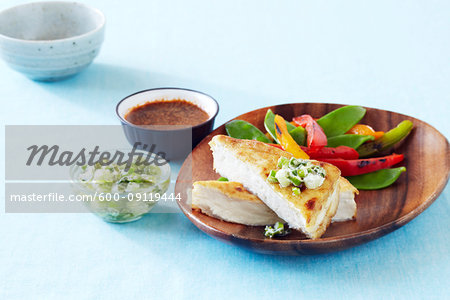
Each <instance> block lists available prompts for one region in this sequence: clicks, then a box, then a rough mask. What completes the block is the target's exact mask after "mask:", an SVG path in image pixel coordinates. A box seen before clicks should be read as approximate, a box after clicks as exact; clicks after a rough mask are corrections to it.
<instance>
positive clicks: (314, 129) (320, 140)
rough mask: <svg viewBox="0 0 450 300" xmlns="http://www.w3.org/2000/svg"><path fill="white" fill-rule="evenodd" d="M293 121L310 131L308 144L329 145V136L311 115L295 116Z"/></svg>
mask: <svg viewBox="0 0 450 300" xmlns="http://www.w3.org/2000/svg"><path fill="white" fill-rule="evenodd" d="M292 121H294V123H295V124H297V125H298V126H302V127H304V128H305V129H306V132H307V133H308V136H307V137H306V144H307V145H308V147H309V148H315V147H325V146H326V145H327V136H326V135H325V133H324V132H323V129H322V127H320V125H319V124H318V123H317V122H316V120H314V119H313V118H312V117H311V116H310V115H302V116H300V117H295V118H293V119H292Z"/></svg>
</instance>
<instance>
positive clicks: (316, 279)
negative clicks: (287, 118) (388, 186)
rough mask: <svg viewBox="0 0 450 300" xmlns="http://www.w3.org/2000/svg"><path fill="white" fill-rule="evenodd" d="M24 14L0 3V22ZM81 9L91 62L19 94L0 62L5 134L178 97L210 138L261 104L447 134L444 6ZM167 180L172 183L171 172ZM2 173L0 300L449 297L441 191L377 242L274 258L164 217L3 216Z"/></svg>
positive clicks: (122, 5)
mask: <svg viewBox="0 0 450 300" xmlns="http://www.w3.org/2000/svg"><path fill="white" fill-rule="evenodd" d="M22 2H24V1H13V0H3V1H2V2H1V3H0V9H3V8H7V7H9V6H11V5H15V4H17V3H22ZM83 2H86V3H88V4H90V5H92V6H95V7H97V8H99V9H101V10H102V11H103V12H104V13H105V15H106V17H107V28H106V40H105V43H104V46H103V49H102V51H101V53H100V56H99V57H98V58H97V59H96V61H95V63H94V64H93V65H91V66H90V67H89V68H88V69H87V70H86V71H85V72H83V73H82V74H80V75H78V76H76V77H73V78H71V79H68V80H66V81H61V82H55V83H37V82H33V81H30V80H28V79H27V78H25V77H23V76H22V75H21V74H19V73H16V72H14V71H12V70H10V69H9V68H8V67H7V66H6V65H5V64H4V63H3V62H1V63H0V78H1V80H0V95H1V103H2V108H1V109H0V117H1V122H2V124H3V125H6V124H118V120H117V119H116V116H115V111H114V108H115V105H116V103H117V102H118V101H119V100H120V99H122V98H123V97H124V96H126V95H128V94H131V93H133V92H136V91H138V90H142V89H147V88H153V87H162V86H176V87H186V88H192V89H196V90H200V91H203V92H206V93H208V94H210V95H212V96H213V97H215V98H216V99H217V100H218V102H219V104H220V113H219V115H218V117H217V122H216V125H220V124H222V123H224V122H225V121H227V120H228V119H230V118H232V117H234V116H236V115H238V114H241V113H243V112H246V111H249V110H252V109H255V108H259V107H263V106H267V105H272V104H279V103H286V102H333V103H343V104H361V105H365V106H371V107H376V108H382V109H387V110H392V111H396V112H401V113H404V114H408V115H412V116H414V117H416V118H419V119H422V120H424V121H426V122H428V123H429V124H431V125H433V126H434V127H436V128H437V129H438V130H439V131H441V132H442V133H443V134H444V135H445V136H446V137H449V136H450V127H449V117H448V114H449V113H450V109H449V108H450V107H449V105H450V104H449V103H450V84H449V83H450V66H449V53H450V39H449V36H450V15H449V12H450V2H449V1H445V0H441V1H415V0H414V1H388V0H386V1H356V0H355V1H350V0H344V1H334V2H333V1H278V2H277V1H261V0H259V1H220V2H219V1H197V0H191V1H172V0H170V1H137V0H130V1H112V0H110V1H107V0H93V1H83ZM0 135H1V136H2V139H3V140H4V130H2V131H1V133H0ZM1 148H2V149H0V151H1V161H2V163H1V166H2V169H4V163H3V162H4V149H3V147H1ZM173 168H174V174H173V175H174V176H176V170H177V169H178V168H179V164H178V165H177V164H175V165H173ZM0 173H1V175H0V176H1V180H2V184H1V187H0V195H1V199H2V201H1V203H2V209H1V211H2V212H1V214H0V275H1V276H0V277H1V280H0V298H1V299H32V298H34V299H63V298H68V299H103V298H105V299H106V298H109V299H116V298H123V299H138V298H149V299H165V298H168V299H178V298H187V299H200V298H204V299H222V298H224V299H235V298H239V299H243V298H245V299H272V298H273V297H276V298H277V299H301V298H305V299H306V298H308V299H348V298H352V299H360V298H362V299H444V298H448V297H449V294H450V290H449V284H448V278H449V276H450V265H449V261H450V257H449V252H450V243H449V225H450V221H449V220H450V218H449V217H450V206H449V197H450V189H449V187H447V188H446V189H445V190H444V192H443V193H442V194H441V195H440V197H439V198H438V199H437V200H436V202H435V203H434V204H433V205H431V207H430V208H429V209H427V210H426V211H425V212H424V213H422V214H421V215H420V216H419V217H417V218H416V219H414V220H413V221H412V222H410V223H409V224H407V225H406V226H404V227H402V228H400V229H399V230H397V231H395V232H393V233H391V234H389V235H387V236H385V237H383V238H381V239H378V240H376V241H373V242H370V243H368V244H365V245H362V246H359V247H356V248H352V249H349V250H345V251H342V252H338V253H332V254H326V255H317V256H304V257H277V256H264V255H259V254H255V253H252V252H248V251H246V250H242V249H240V248H237V247H233V246H230V245H227V244H223V243H221V242H219V241H216V240H214V239H212V238H210V237H208V236H207V235H205V234H203V233H202V232H201V231H199V230H198V229H197V228H196V227H195V226H194V225H193V224H191V222H190V221H189V220H188V219H187V218H186V217H185V216H184V215H183V214H181V213H180V212H178V211H177V210H176V209H175V210H173V213H161V214H151V215H148V216H146V217H144V218H143V219H142V220H140V221H138V222H134V223H130V224H125V225H113V224H108V223H105V222H103V221H101V220H100V219H98V218H96V217H95V216H93V215H90V214H5V213H4V184H3V183H4V179H5V178H4V171H2V172H0ZM425 180H426V179H425ZM171 188H173V186H172V187H171ZM155 209H156V208H155Z"/></svg>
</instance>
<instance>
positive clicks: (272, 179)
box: [267, 170, 278, 183]
mask: <svg viewBox="0 0 450 300" xmlns="http://www.w3.org/2000/svg"><path fill="white" fill-rule="evenodd" d="M276 175H277V171H275V170H272V171H270V174H269V177H267V181H269V182H270V183H278V179H277V178H276V177H275V176H276Z"/></svg>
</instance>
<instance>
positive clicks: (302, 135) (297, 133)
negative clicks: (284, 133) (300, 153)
mask: <svg viewBox="0 0 450 300" xmlns="http://www.w3.org/2000/svg"><path fill="white" fill-rule="evenodd" d="M289 134H290V135H291V136H292V138H293V139H294V141H296V142H297V144H299V145H300V146H303V145H305V142H306V130H305V128H303V127H302V126H298V127H295V128H294V129H292V130H291V131H289Z"/></svg>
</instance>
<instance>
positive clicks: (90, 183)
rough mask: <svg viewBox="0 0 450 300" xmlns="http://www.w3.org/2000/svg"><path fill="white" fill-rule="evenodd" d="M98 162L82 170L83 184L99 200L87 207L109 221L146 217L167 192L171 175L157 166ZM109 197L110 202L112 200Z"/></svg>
mask: <svg viewBox="0 0 450 300" xmlns="http://www.w3.org/2000/svg"><path fill="white" fill-rule="evenodd" d="M138 159H139V158H137V157H135V158H133V162H132V163H131V164H129V163H121V164H118V163H108V164H106V162H105V163H103V162H99V163H96V164H95V165H92V166H89V165H84V166H82V167H81V170H80V172H79V173H78V175H77V176H76V180H77V181H78V183H79V185H80V186H81V187H83V188H84V191H81V192H83V193H85V191H86V190H88V191H92V194H94V192H95V195H97V196H96V198H94V199H93V201H88V202H86V204H87V205H88V206H89V208H90V209H91V210H92V211H93V212H94V213H96V214H97V215H98V216H100V217H101V218H103V219H104V220H105V221H108V222H129V221H132V220H135V219H137V218H139V217H140V216H142V215H143V214H146V213H147V212H148V211H149V210H150V209H151V208H152V207H153V206H154V205H155V204H156V201H158V200H159V199H160V198H161V196H162V195H163V194H164V193H165V192H166V190H167V188H168V185H169V183H170V176H168V174H164V169H165V168H162V167H161V166H158V165H156V164H154V163H151V164H149V163H145V162H142V161H138ZM108 196H109V198H110V199H108Z"/></svg>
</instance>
